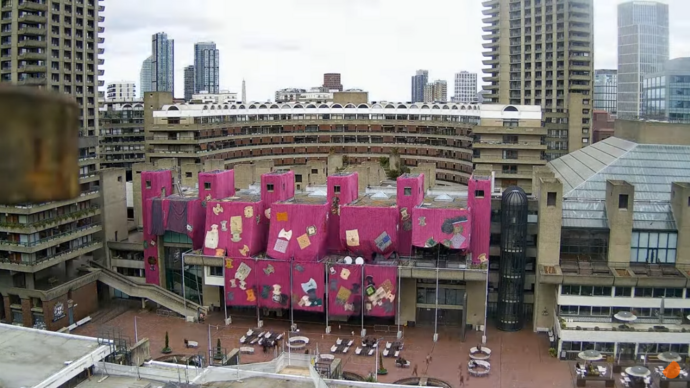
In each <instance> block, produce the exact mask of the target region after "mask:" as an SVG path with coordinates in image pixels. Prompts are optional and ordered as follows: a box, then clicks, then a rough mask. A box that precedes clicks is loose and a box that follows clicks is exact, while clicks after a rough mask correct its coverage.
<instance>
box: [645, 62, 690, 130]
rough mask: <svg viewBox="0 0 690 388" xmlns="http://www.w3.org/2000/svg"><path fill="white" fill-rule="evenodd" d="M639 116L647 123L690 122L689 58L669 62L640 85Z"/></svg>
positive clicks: (649, 75)
mask: <svg viewBox="0 0 690 388" xmlns="http://www.w3.org/2000/svg"><path fill="white" fill-rule="evenodd" d="M642 94H643V99H642V113H641V116H642V117H643V118H645V119H649V120H661V121H672V122H685V123H687V122H690V58H689V57H685V58H676V59H672V60H670V61H668V62H666V64H665V65H664V70H663V71H660V72H658V73H653V74H646V75H645V77H644V80H643V81H642Z"/></svg>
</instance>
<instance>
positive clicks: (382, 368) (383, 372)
mask: <svg viewBox="0 0 690 388" xmlns="http://www.w3.org/2000/svg"><path fill="white" fill-rule="evenodd" d="M377 373H378V374H380V375H384V376H385V375H387V374H388V369H386V368H384V367H383V353H379V370H378V372H377Z"/></svg>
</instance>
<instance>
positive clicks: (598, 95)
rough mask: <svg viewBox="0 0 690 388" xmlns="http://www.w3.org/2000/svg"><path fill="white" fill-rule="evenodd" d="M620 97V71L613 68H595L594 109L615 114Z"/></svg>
mask: <svg viewBox="0 0 690 388" xmlns="http://www.w3.org/2000/svg"><path fill="white" fill-rule="evenodd" d="M617 99H618V71H616V70H612V69H598V70H594V109H595V110H604V111H606V112H608V113H609V114H612V115H615V114H616V112H617V107H616V101H617Z"/></svg>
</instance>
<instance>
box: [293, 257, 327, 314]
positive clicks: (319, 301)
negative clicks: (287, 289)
mask: <svg viewBox="0 0 690 388" xmlns="http://www.w3.org/2000/svg"><path fill="white" fill-rule="evenodd" d="M323 269H324V265H323V263H315V262H293V263H292V308H293V309H295V310H302V311H313V312H319V313H320V312H323V311H324V303H323V299H324V297H325V294H326V289H325V287H324V284H325V273H324V271H323Z"/></svg>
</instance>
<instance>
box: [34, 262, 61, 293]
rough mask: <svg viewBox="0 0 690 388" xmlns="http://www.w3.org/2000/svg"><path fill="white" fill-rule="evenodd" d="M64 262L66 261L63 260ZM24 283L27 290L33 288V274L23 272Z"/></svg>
mask: <svg viewBox="0 0 690 388" xmlns="http://www.w3.org/2000/svg"><path fill="white" fill-rule="evenodd" d="M65 264H67V262H65ZM66 275H67V276H69V274H66ZM24 283H26V289H27V290H33V289H35V288H36V285H35V283H34V274H33V273H29V272H27V273H25V274H24Z"/></svg>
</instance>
